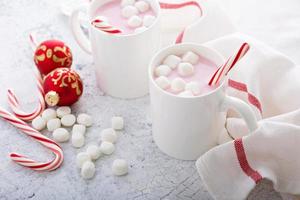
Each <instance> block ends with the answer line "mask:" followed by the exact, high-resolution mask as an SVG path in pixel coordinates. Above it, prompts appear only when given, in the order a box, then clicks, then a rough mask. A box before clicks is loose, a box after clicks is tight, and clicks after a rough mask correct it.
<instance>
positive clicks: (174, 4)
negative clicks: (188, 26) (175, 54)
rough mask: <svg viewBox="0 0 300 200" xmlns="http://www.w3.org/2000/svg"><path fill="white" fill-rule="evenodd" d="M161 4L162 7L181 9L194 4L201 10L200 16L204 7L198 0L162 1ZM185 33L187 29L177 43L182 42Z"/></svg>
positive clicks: (177, 39)
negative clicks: (183, 0) (184, 0)
mask: <svg viewBox="0 0 300 200" xmlns="http://www.w3.org/2000/svg"><path fill="white" fill-rule="evenodd" d="M159 5H160V7H161V9H180V8H183V7H186V6H194V7H196V8H197V9H198V10H199V12H200V17H201V16H202V15H203V12H202V8H201V6H200V4H199V3H198V2H197V1H187V2H182V3H162V2H160V3H159ZM184 33H185V29H184V30H183V31H182V32H181V33H180V34H179V35H178V36H177V38H176V42H175V43H176V44H178V43H181V42H182V39H183V36H184Z"/></svg>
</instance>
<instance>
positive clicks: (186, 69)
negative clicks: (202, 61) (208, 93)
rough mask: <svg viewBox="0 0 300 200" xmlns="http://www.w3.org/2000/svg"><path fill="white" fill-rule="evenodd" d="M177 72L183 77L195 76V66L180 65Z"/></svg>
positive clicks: (185, 63) (184, 63)
mask: <svg viewBox="0 0 300 200" xmlns="http://www.w3.org/2000/svg"><path fill="white" fill-rule="evenodd" d="M177 72H178V74H179V75H180V76H183V77H187V76H191V75H193V74H194V66H193V65H192V64H191V63H187V62H183V63H180V64H179V65H178V67H177Z"/></svg>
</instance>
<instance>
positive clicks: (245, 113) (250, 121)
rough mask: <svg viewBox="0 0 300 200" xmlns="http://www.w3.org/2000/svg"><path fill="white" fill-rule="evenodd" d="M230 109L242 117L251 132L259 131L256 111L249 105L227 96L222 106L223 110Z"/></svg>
mask: <svg viewBox="0 0 300 200" xmlns="http://www.w3.org/2000/svg"><path fill="white" fill-rule="evenodd" d="M229 108H232V109H235V110H236V111H237V112H238V113H239V114H240V115H241V116H242V118H243V119H244V120H245V122H246V124H247V126H248V129H249V131H250V132H253V131H255V130H256V129H257V127H258V125H257V120H256V117H255V114H254V111H253V110H252V108H251V107H250V106H249V105H248V104H247V103H245V102H244V101H242V100H241V99H238V98H236V97H231V96H228V95H225V97H224V99H223V102H222V104H221V110H222V111H225V110H227V109H229Z"/></svg>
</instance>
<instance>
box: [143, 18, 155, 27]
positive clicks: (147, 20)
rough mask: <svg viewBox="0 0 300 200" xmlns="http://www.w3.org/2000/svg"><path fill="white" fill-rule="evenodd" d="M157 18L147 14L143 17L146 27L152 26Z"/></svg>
mask: <svg viewBox="0 0 300 200" xmlns="http://www.w3.org/2000/svg"><path fill="white" fill-rule="evenodd" d="M155 19H156V17H154V16H153V15H145V17H144V19H143V26H145V27H149V26H151V25H152V24H153V23H154V21H155Z"/></svg>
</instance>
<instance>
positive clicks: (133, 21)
mask: <svg viewBox="0 0 300 200" xmlns="http://www.w3.org/2000/svg"><path fill="white" fill-rule="evenodd" d="M142 23H143V20H142V19H141V18H140V17H139V16H137V15H134V16H132V17H130V18H129V19H128V21H127V24H128V26H129V27H131V28H137V27H139V26H141V25H142Z"/></svg>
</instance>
